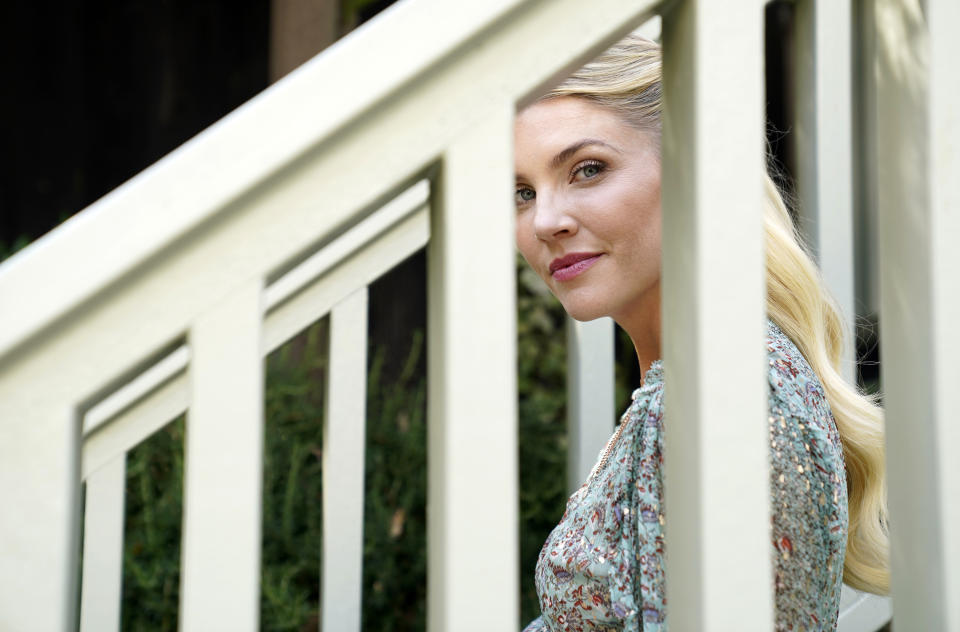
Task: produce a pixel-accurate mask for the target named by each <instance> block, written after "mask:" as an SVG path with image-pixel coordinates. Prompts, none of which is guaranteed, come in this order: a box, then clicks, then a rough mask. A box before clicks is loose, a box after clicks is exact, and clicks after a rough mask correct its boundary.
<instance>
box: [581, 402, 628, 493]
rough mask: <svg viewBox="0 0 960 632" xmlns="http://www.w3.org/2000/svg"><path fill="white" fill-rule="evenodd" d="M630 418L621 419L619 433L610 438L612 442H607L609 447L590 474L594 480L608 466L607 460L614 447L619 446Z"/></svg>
mask: <svg viewBox="0 0 960 632" xmlns="http://www.w3.org/2000/svg"><path fill="white" fill-rule="evenodd" d="M627 419H628V416H627V415H624V416H623V417H622V418H621V419H620V425H618V426H617V431H616V432H615V433H613V436H612V437H610V440H609V441H607V447H606V449H605V450H604V451H603V455H602V456H601V457H600V460H599V461H598V462H597V464H596V465H595V466H594V467H593V471H592V472H590V477H589V478H593V477H594V475H595V474H597V473H599V472H600V471H602V470H603V468H604V467H605V466H606V465H607V460H608V459H609V458H610V453H611V452H613V446H615V445H617V441H618V440H619V439H620V435H622V434H623V428H624V427H625V426H626V425H627Z"/></svg>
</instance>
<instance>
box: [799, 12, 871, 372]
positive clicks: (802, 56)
mask: <svg viewBox="0 0 960 632" xmlns="http://www.w3.org/2000/svg"><path fill="white" fill-rule="evenodd" d="M795 6H796V18H795V19H796V24H795V29H796V30H795V35H794V51H793V52H794V56H793V58H794V69H795V83H794V85H795V89H794V99H795V100H794V107H795V112H796V127H795V129H794V130H793V134H794V138H795V139H796V143H797V145H796V146H797V194H798V198H799V202H800V204H799V208H798V211H799V214H800V228H801V230H802V231H803V233H804V236H805V237H806V241H807V243H808V244H809V246H810V247H811V249H812V250H813V253H814V255H815V256H816V258H817V263H818V264H819V266H820V270H821V272H822V274H823V279H824V281H825V282H826V285H827V288H828V289H829V290H830V293H831V294H832V295H833V298H834V300H836V302H837V306H838V307H839V308H840V311H841V312H842V314H843V318H844V330H845V331H844V333H845V334H846V340H847V345H846V347H847V348H846V350H845V353H844V359H843V375H844V377H846V378H847V379H848V380H850V381H851V382H853V381H855V379H856V358H855V355H854V340H855V338H854V336H855V318H856V308H855V306H854V267H853V261H854V257H853V250H854V234H853V127H852V98H853V86H852V69H853V60H852V59H851V55H852V50H853V45H852V37H853V25H852V22H851V13H852V9H851V0H799V1H798V2H796V3H795Z"/></svg>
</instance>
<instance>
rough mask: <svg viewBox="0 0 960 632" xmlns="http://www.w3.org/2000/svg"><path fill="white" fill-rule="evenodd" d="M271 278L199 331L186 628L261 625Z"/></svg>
mask: <svg viewBox="0 0 960 632" xmlns="http://www.w3.org/2000/svg"><path fill="white" fill-rule="evenodd" d="M260 301H261V284H260V283H259V282H254V283H250V284H249V285H247V286H245V287H242V288H240V289H238V290H237V291H235V292H234V293H233V294H231V295H230V296H229V297H227V298H226V299H225V300H223V301H221V302H220V303H218V304H217V305H215V306H214V307H213V308H212V309H211V310H210V311H208V312H207V313H205V314H204V315H203V316H201V317H200V318H199V320H198V321H197V322H196V323H195V324H194V326H193V328H192V330H191V332H190V346H191V351H192V358H193V360H192V362H191V364H190V369H189V370H190V383H191V391H192V392H191V396H192V401H191V406H190V410H189V411H188V412H187V431H186V442H185V444H186V445H185V450H184V451H185V457H186V458H185V463H184V490H183V492H184V509H183V513H184V516H183V521H184V525H183V554H182V563H181V571H180V572H181V578H182V579H181V592H180V595H181V597H180V599H181V603H180V629H181V630H183V631H184V632H209V631H212V630H224V631H230V632H243V631H244V630H247V631H251V632H252V631H253V630H257V629H259V610H260V591H259V587H260V549H261V541H260V522H261V521H260V515H261V507H262V503H261V488H262V485H263V467H262V463H263V359H262V358H261V356H260V322H261V318H262V311H261V305H260Z"/></svg>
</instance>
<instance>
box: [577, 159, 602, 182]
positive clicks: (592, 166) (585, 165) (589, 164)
mask: <svg viewBox="0 0 960 632" xmlns="http://www.w3.org/2000/svg"><path fill="white" fill-rule="evenodd" d="M606 168H607V165H606V164H604V163H602V162H600V161H599V160H587V161H584V162H582V163H580V164H579V165H577V166H576V167H575V168H574V170H573V177H572V178H571V180H578V179H586V180H589V179H591V178H596V177H597V176H598V175H600V174H601V173H602V172H603V170H604V169H606Z"/></svg>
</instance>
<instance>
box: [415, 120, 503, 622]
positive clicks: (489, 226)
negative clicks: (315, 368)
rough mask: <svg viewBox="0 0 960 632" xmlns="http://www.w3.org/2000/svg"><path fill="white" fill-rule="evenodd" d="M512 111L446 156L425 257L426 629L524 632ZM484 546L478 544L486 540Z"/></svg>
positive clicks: (471, 132) (482, 123)
mask: <svg viewBox="0 0 960 632" xmlns="http://www.w3.org/2000/svg"><path fill="white" fill-rule="evenodd" d="M512 146H513V107H512V105H511V104H509V103H502V104H498V106H497V107H496V108H494V110H493V111H488V115H487V116H486V118H484V119H482V120H478V121H476V122H475V124H473V125H471V126H470V128H469V129H468V130H466V131H465V132H464V134H463V136H461V137H460V138H459V139H458V140H457V141H456V142H454V144H453V145H451V146H450V148H449V149H448V150H447V152H446V154H445V156H444V161H443V169H442V175H441V182H440V186H439V187H438V188H439V190H440V195H439V200H437V201H438V204H436V206H435V208H434V216H433V225H432V229H431V235H432V238H431V241H430V245H429V251H428V276H429V285H428V296H429V323H428V324H429V330H428V334H429V362H428V371H429V403H428V418H429V420H428V424H429V425H428V435H429V448H428V457H427V459H428V460H427V463H428V474H429V476H428V525H427V533H428V549H427V558H428V572H427V582H428V587H427V589H428V592H427V608H428V620H427V629H428V630H432V631H433V632H443V631H446V630H457V631H458V632H460V631H464V632H465V631H469V630H477V631H480V630H484V631H486V630H511V629H515V628H516V626H517V620H518V619H519V612H518V590H519V588H518V580H517V572H518V564H519V562H518V536H517V511H518V508H517V504H518V495H517V483H518V481H517V410H516V408H517V404H516V401H517V390H516V388H517V387H516V382H517V378H516V363H517V355H516V289H515V284H516V281H515V274H516V272H515V269H514V257H515V250H514V249H515V246H514V234H513V218H514V213H515V212H516V211H515V207H514V204H513V200H512V197H511V191H512V184H513V173H512V172H513V155H512ZM481 541H482V542H483V545H482V546H478V543H479V542H481Z"/></svg>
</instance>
